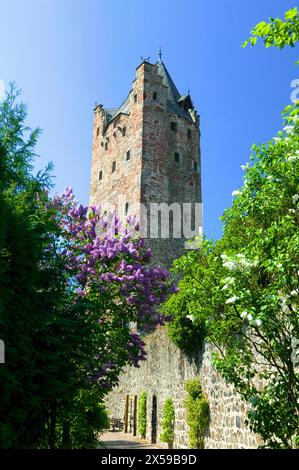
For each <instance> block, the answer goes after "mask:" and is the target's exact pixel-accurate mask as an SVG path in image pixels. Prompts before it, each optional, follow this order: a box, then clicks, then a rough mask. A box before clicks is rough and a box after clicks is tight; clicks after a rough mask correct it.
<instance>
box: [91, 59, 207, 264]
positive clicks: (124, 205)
mask: <svg viewBox="0 0 299 470" xmlns="http://www.w3.org/2000/svg"><path fill="white" fill-rule="evenodd" d="M199 140H200V131H199V117H198V115H197V113H196V110H195V109H194V106H193V103H192V101H191V97H190V95H189V93H188V94H186V95H181V94H180V93H179V92H178V90H177V88H176V86H175V84H174V82H173V81H172V79H171V77H170V75H169V73H168V71H167V69H166V67H165V65H164V63H163V61H162V60H161V53H159V60H158V61H157V63H156V64H151V63H149V62H148V61H147V60H144V61H142V62H141V64H140V65H139V66H138V67H137V69H136V78H135V79H134V80H133V83H132V89H131V91H130V92H129V94H128V96H127V98H126V99H125V101H124V102H123V103H122V105H121V106H120V107H119V108H112V109H111V108H109V109H106V108H104V107H103V106H102V105H96V107H95V109H94V130H93V147H92V172H91V187H90V204H92V205H101V206H102V207H103V208H107V209H111V208H115V209H116V210H117V213H118V214H119V215H120V216H121V217H125V216H127V215H133V214H134V215H136V216H137V218H138V220H139V221H141V227H142V230H143V231H142V236H143V237H144V238H146V239H147V243H148V245H149V246H151V248H152V251H153V255H154V257H153V262H155V263H159V264H163V265H164V266H165V267H169V265H170V263H171V260H173V259H174V258H176V257H178V256H180V255H181V254H182V253H183V250H184V243H185V242H186V240H187V239H190V238H191V237H192V233H191V236H190V233H189V232H188V229H192V230H193V231H194V233H195V234H197V233H198V230H199V228H200V227H201V225H202V224H201V204H200V203H201V184H200V146H199ZM160 204H162V205H160ZM188 211H189V212H188ZM190 211H191V215H190V214H189V213H190ZM195 213H196V215H197V216H195ZM184 224H185V225H184ZM185 229H186V230H185ZM189 231H190V230H189Z"/></svg>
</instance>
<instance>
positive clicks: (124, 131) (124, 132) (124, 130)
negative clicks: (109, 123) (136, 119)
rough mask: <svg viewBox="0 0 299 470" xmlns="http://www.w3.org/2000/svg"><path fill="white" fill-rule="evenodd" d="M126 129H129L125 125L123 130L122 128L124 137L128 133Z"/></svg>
mask: <svg viewBox="0 0 299 470" xmlns="http://www.w3.org/2000/svg"><path fill="white" fill-rule="evenodd" d="M126 131H127V128H126V127H123V130H122V134H123V137H124V136H125V135H126Z"/></svg>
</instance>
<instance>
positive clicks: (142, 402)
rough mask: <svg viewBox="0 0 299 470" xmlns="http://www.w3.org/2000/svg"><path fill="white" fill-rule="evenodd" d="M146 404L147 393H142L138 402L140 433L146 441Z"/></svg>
mask: <svg viewBox="0 0 299 470" xmlns="http://www.w3.org/2000/svg"><path fill="white" fill-rule="evenodd" d="M146 403H147V394H146V392H141V393H140V397H139V400H138V433H139V434H140V436H141V437H142V438H143V439H145V435H146Z"/></svg>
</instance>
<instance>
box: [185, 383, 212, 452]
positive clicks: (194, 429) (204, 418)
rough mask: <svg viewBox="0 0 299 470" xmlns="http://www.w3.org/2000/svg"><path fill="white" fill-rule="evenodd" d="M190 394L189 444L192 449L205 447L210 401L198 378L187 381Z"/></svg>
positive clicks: (188, 403) (187, 409)
mask: <svg viewBox="0 0 299 470" xmlns="http://www.w3.org/2000/svg"><path fill="white" fill-rule="evenodd" d="M185 390H186V392H187V393H188V396H187V398H186V400H185V407H186V415H187V424H188V426H189V445H190V448H191V449H203V448H204V437H205V434H206V431H207V429H208V426H209V422H210V413H209V403H208V401H207V399H206V398H205V396H204V395H203V392H202V388H201V384H200V381H199V379H198V378H195V379H190V380H188V381H187V382H186V383H185Z"/></svg>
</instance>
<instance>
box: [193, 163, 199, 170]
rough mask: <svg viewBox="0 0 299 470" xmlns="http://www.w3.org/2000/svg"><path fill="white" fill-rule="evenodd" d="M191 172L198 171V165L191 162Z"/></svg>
mask: <svg viewBox="0 0 299 470" xmlns="http://www.w3.org/2000/svg"><path fill="white" fill-rule="evenodd" d="M193 170H194V171H197V170H198V163H197V162H193Z"/></svg>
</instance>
